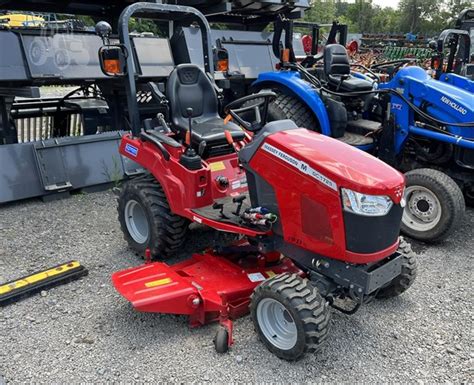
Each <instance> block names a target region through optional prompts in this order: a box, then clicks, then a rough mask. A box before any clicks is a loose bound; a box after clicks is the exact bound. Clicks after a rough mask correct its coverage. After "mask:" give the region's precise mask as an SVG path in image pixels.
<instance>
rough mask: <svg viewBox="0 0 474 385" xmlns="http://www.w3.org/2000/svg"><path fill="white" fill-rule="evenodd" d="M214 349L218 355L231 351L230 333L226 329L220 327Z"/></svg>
mask: <svg viewBox="0 0 474 385" xmlns="http://www.w3.org/2000/svg"><path fill="white" fill-rule="evenodd" d="M214 347H215V348H216V352H217V353H227V352H228V350H229V332H228V331H227V329H226V328H225V327H222V326H219V328H218V329H217V333H216V336H215V337H214Z"/></svg>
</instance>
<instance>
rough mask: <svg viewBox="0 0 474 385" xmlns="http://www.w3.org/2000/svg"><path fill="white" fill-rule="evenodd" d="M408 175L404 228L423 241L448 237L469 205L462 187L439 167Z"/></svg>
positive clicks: (417, 170)
mask: <svg viewBox="0 0 474 385" xmlns="http://www.w3.org/2000/svg"><path fill="white" fill-rule="evenodd" d="M405 176H406V190H405V200H406V207H405V209H404V211H403V217H402V224H401V231H402V232H403V233H404V234H405V235H408V236H409V237H411V238H414V239H417V240H420V241H424V242H437V241H441V240H443V239H446V238H447V237H448V236H449V235H450V234H451V233H452V232H453V230H454V229H455V228H456V227H457V226H458V225H459V223H460V222H461V220H462V217H463V215H464V211H465V209H466V205H465V202H464V197H463V194H462V191H461V189H460V188H459V186H458V185H457V184H456V182H454V180H452V179H451V178H450V177H449V176H448V175H446V174H444V173H442V172H441V171H438V170H433V169H429V168H421V169H416V170H413V171H410V172H407V173H406V174H405Z"/></svg>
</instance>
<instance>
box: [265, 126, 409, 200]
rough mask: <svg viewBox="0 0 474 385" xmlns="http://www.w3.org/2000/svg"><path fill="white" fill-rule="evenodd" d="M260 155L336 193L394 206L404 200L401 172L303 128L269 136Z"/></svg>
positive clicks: (348, 146)
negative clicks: (379, 199)
mask: <svg viewBox="0 0 474 385" xmlns="http://www.w3.org/2000/svg"><path fill="white" fill-rule="evenodd" d="M260 151H263V152H265V153H266V155H267V156H269V157H272V158H273V159H274V161H276V162H283V163H284V164H285V165H286V166H287V167H289V168H292V169H293V170H294V169H297V170H298V171H299V172H302V173H304V174H307V175H308V177H309V178H312V179H314V181H315V183H322V184H324V185H326V186H327V187H328V188H330V189H332V190H335V191H339V189H340V188H341V187H343V188H349V189H351V190H353V191H357V192H360V193H364V194H371V195H387V196H389V197H390V198H391V199H392V200H393V201H394V202H395V203H399V202H400V200H401V198H402V192H403V188H404V182H405V180H404V176H403V175H402V174H401V173H400V172H398V171H396V170H395V169H393V168H392V167H390V166H389V165H387V164H386V163H384V162H382V161H381V160H379V159H377V158H375V157H374V156H372V155H370V154H367V153H365V152H363V151H361V150H359V149H357V148H355V147H352V146H350V145H347V144H345V143H343V142H341V141H339V140H337V139H333V138H330V137H327V136H324V135H321V134H318V133H315V132H313V131H309V130H307V129H304V128H298V129H292V130H287V131H280V132H277V133H274V134H271V135H269V136H268V137H267V138H266V139H265V141H264V143H263V144H262V146H261V147H260V150H259V152H260Z"/></svg>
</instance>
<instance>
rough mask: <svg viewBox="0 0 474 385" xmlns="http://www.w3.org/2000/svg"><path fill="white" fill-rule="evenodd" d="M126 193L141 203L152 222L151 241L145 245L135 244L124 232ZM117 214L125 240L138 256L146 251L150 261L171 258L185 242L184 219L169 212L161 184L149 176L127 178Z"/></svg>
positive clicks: (186, 224)
mask: <svg viewBox="0 0 474 385" xmlns="http://www.w3.org/2000/svg"><path fill="white" fill-rule="evenodd" d="M129 194H133V196H134V197H135V199H137V200H140V201H141V202H140V204H141V205H142V206H143V208H144V210H145V211H146V212H147V217H148V219H149V221H151V222H152V223H151V229H150V232H151V238H150V239H149V241H148V244H147V245H139V244H137V243H136V242H135V241H134V240H133V238H132V237H131V236H130V234H129V233H128V230H127V225H126V223H125V220H124V218H123V210H124V207H125V204H126V199H128V198H127V197H128V195H129ZM118 213H119V222H120V226H121V229H122V232H123V234H124V239H125V241H127V243H128V245H129V246H130V247H131V248H132V249H134V250H135V251H136V252H137V253H139V254H142V255H143V253H144V252H145V249H146V248H149V249H150V251H151V255H152V258H157V257H161V258H167V257H170V256H173V255H175V254H176V252H177V251H178V250H179V249H180V247H181V246H182V244H183V243H184V241H185V239H186V235H187V231H188V224H189V222H188V220H187V219H186V218H183V217H180V216H178V215H176V214H174V213H173V212H172V211H171V209H170V206H169V203H168V200H167V198H166V194H165V193H164V191H163V189H162V187H161V185H160V184H159V183H158V181H157V180H156V179H155V178H154V177H153V176H152V175H150V174H145V175H143V176H140V177H137V178H134V179H131V180H129V181H127V182H126V183H125V184H124V185H123V187H122V189H121V193H120V196H119V197H118Z"/></svg>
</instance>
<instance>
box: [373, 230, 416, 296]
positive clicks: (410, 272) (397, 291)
mask: <svg viewBox="0 0 474 385" xmlns="http://www.w3.org/2000/svg"><path fill="white" fill-rule="evenodd" d="M398 250H399V251H400V252H401V253H402V254H403V262H402V272H401V274H400V275H399V276H398V277H396V278H395V279H393V280H392V281H391V282H390V284H389V285H387V286H386V287H383V288H381V289H380V290H379V292H378V293H377V295H376V298H378V299H388V298H393V297H398V296H399V295H401V294H402V293H404V292H405V291H407V290H408V289H409V288H410V286H411V285H412V284H413V282H414V281H415V279H416V276H417V273H418V265H417V261H416V254H415V253H414V252H413V250H412V248H411V246H410V244H409V243H408V242H407V241H405V239H404V238H403V237H400V245H399V247H398Z"/></svg>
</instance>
